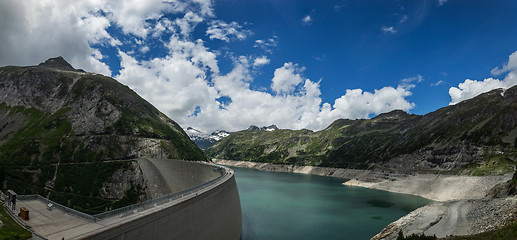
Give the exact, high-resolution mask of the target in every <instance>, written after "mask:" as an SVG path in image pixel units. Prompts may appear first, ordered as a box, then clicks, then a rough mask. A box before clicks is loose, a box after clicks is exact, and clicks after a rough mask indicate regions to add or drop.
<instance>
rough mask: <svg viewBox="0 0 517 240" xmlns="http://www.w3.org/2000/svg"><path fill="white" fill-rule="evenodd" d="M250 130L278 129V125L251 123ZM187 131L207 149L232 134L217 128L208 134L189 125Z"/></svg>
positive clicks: (197, 143)
mask: <svg viewBox="0 0 517 240" xmlns="http://www.w3.org/2000/svg"><path fill="white" fill-rule="evenodd" d="M248 130H254V131H266V132H271V131H275V130H278V127H276V126H275V125H271V126H267V127H266V126H264V127H257V126H255V125H251V126H250V127H249V128H248ZM185 132H186V133H187V135H188V136H189V137H190V139H191V140H192V141H193V142H194V143H195V144H196V145H197V146H198V147H199V148H201V149H207V148H208V147H210V146H212V145H213V144H214V143H216V142H218V141H221V139H223V138H225V137H228V136H230V134H231V132H227V131H225V130H216V131H214V132H212V133H211V134H206V133H202V132H201V131H199V130H197V129H195V128H192V127H187V129H185Z"/></svg>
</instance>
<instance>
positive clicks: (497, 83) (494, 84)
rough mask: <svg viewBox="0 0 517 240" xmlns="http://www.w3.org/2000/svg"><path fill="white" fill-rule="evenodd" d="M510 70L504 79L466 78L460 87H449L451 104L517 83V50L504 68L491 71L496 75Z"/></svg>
mask: <svg viewBox="0 0 517 240" xmlns="http://www.w3.org/2000/svg"><path fill="white" fill-rule="evenodd" d="M508 71H510V72H509V73H508V75H506V77H505V78H504V79H503V80H499V79H496V78H487V79H485V80H483V81H477V80H471V79H466V80H465V81H464V82H462V83H460V84H459V85H458V87H451V88H449V95H450V96H451V102H450V103H449V104H450V105H453V104H456V103H459V102H461V101H463V100H467V99H470V98H473V97H475V96H477V95H479V94H481V93H485V92H489V91H491V90H494V89H498V88H502V89H508V88H510V87H513V86H515V85H517V52H514V53H512V54H511V55H510V57H509V60H508V63H506V64H505V65H504V66H503V67H502V68H498V67H497V68H494V69H492V71H491V72H492V74H494V75H499V74H502V73H504V72H508Z"/></svg>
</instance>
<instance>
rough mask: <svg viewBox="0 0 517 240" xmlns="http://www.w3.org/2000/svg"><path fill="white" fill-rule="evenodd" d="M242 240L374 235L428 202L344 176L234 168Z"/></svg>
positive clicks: (368, 236)
mask: <svg viewBox="0 0 517 240" xmlns="http://www.w3.org/2000/svg"><path fill="white" fill-rule="evenodd" d="M232 169H234V170H235V176H236V181H237V186H238V188H239V195H240V199H241V207H242V224H243V229H242V231H243V235H242V240H255V239H260V240H263V239H266V240H268V239H282V240H290V239H293V240H294V239H296V240H300V239H350V240H361V239H370V238H371V237H373V236H374V235H375V234H377V233H378V232H380V231H381V230H382V229H383V228H384V227H386V225H388V224H389V223H390V222H393V221H395V220H397V219H398V218H400V217H402V216H404V215H405V214H407V213H409V212H411V211H412V210H414V209H416V208H418V207H421V206H423V205H425V204H427V203H428V202H429V200H426V199H424V198H421V197H415V196H410V195H403V194H396V193H389V192H384V191H378V190H371V189H365V188H359V187H348V186H344V185H342V184H341V183H342V180H339V179H334V178H329V177H321V176H313V175H305V174H294V173H277V172H265V171H258V170H253V169H246V168H235V167H232Z"/></svg>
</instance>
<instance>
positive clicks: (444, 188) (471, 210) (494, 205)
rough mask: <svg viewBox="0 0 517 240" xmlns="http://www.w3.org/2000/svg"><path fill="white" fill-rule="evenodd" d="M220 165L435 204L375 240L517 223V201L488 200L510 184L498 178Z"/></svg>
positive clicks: (471, 231)
mask: <svg viewBox="0 0 517 240" xmlns="http://www.w3.org/2000/svg"><path fill="white" fill-rule="evenodd" d="M214 162H215V163H217V164H222V165H228V166H235V167H245V168H254V169H258V170H264V171H275V172H293V173H305V174H314V175H320V176H328V177H337V178H343V179H347V180H346V182H344V183H343V184H344V185H347V186H356V187H365V188H371V189H378V190H384V191H390V192H396V193H403V194H411V195H417V196H421V197H424V198H427V199H430V200H433V201H434V202H431V203H430V204H428V205H426V206H423V207H421V208H418V209H416V210H414V211H412V212H411V213H409V214H407V215H406V216H404V217H402V218H400V219H398V220H397V221H395V222H393V223H391V224H389V225H388V226H387V227H386V228H385V229H383V230H382V231H381V232H380V233H379V234H377V235H376V236H374V237H373V238H372V239H375V240H379V239H388V240H392V239H396V238H397V236H398V233H399V232H400V231H402V232H403V233H404V235H405V236H407V235H411V234H418V235H420V234H422V233H424V234H426V235H436V236H437V237H446V236H450V235H472V234H476V233H481V232H485V231H489V230H493V229H497V228H499V227H501V226H503V225H504V224H506V223H508V222H509V221H512V220H515V219H517V197H506V198H495V199H492V198H487V194H488V193H489V191H490V190H491V189H492V188H493V187H494V186H496V185H498V184H500V183H504V182H507V181H508V180H510V179H511V177H512V174H506V175H500V176H483V177H477V176H454V175H440V174H401V173H396V172H392V171H382V170H355V169H342V168H326V167H311V166H296V165H281V164H271V163H257V162H248V161H232V160H221V159H214Z"/></svg>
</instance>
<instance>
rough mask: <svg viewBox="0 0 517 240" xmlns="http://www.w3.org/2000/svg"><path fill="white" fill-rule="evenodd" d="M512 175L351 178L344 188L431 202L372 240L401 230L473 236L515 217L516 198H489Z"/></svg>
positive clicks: (387, 237) (436, 234)
mask: <svg viewBox="0 0 517 240" xmlns="http://www.w3.org/2000/svg"><path fill="white" fill-rule="evenodd" d="M511 178H512V174H506V175H500V176H483V177H477V176H451V175H437V174H415V175H406V176H401V177H398V178H396V179H391V180H382V179H379V178H377V179H376V180H375V178H370V181H365V180H364V179H351V180H349V181H347V182H345V183H343V184H344V185H348V186H358V187H366V188H372V189H379V190H385V191H390V192H397V193H405V194H412V195H418V196H422V197H425V198H427V199H431V200H434V201H435V202H432V203H430V204H428V205H426V206H424V207H421V208H418V209H416V210H414V211H413V212H411V213H409V214H407V215H406V216H404V217H402V218H400V219H399V220H397V221H395V222H393V223H391V224H389V225H388V226H387V227H386V228H385V229H383V230H382V231H381V232H380V233H379V234H377V235H376V236H374V237H373V238H372V239H375V240H378V239H387V240H392V239H396V238H397V236H398V233H399V232H400V231H402V232H403V233H404V236H408V235H411V234H417V235H421V234H422V233H423V234H425V235H429V236H432V235H435V236H437V237H439V238H443V237H446V236H451V235H455V236H464V235H472V234H477V233H481V232H485V231H490V230H495V229H497V228H499V227H501V226H503V225H505V224H507V223H509V222H511V221H514V220H515V219H516V218H517V197H506V198H491V197H487V195H489V192H490V191H491V190H492V189H493V188H494V187H495V186H496V185H498V184H500V183H505V182H507V181H508V180H510V179H511Z"/></svg>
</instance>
